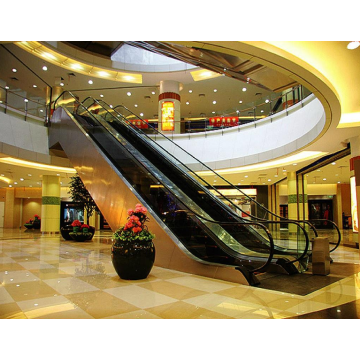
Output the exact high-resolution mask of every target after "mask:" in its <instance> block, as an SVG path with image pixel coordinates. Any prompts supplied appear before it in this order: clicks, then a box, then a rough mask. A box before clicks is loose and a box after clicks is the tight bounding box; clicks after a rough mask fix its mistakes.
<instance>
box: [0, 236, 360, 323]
mask: <svg viewBox="0 0 360 360" xmlns="http://www.w3.org/2000/svg"><path fill="white" fill-rule="evenodd" d="M110 248H111V233H109V232H99V233H98V234H97V235H96V236H95V237H94V239H93V241H91V242H86V243H76V242H73V241H65V240H63V239H62V238H61V236H60V235H42V234H41V233H39V232H37V233H36V232H31V231H29V230H28V231H24V230H3V229H0V319H294V318H312V319H326V318H333V319H341V318H342V319H354V318H359V316H360V273H355V274H352V275H351V276H348V277H345V278H339V281H336V282H334V283H332V284H331V285H329V286H326V287H324V288H321V289H319V290H317V291H314V292H312V293H310V294H307V295H305V296H300V295H296V294H292V293H286V292H280V291H274V290H266V289H262V288H258V287H250V286H245V285H239V284H236V283H232V282H227V281H221V280H214V279H210V278H205V277H201V276H197V275H192V274H187V273H183V272H179V271H174V270H169V269H164V268H160V267H154V268H153V269H152V271H151V273H150V275H149V277H148V278H147V279H145V280H137V281H129V280H122V279H120V278H119V277H118V275H117V274H116V272H115V270H114V268H113V266H112V263H111V258H110ZM332 258H333V259H334V261H336V262H343V263H350V264H360V257H359V249H356V248H352V247H345V246H342V245H340V247H339V248H338V249H337V250H336V252H334V253H333V254H332Z"/></svg>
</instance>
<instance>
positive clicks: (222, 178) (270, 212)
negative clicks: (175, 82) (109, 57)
mask: <svg viewBox="0 0 360 360" xmlns="http://www.w3.org/2000/svg"><path fill="white" fill-rule="evenodd" d="M88 98H90V97H88ZM88 98H86V99H88ZM86 99H85V100H86ZM92 99H93V98H92ZM85 100H84V101H85ZM93 100H95V101H96V102H97V103H98V104H99V105H101V103H104V104H106V105H107V106H108V107H110V106H109V105H108V104H107V103H106V102H105V101H103V100H99V101H98V100H96V99H93ZM116 108H124V109H125V110H126V111H128V112H129V113H131V114H132V115H134V116H135V117H136V118H137V119H138V120H141V121H142V122H143V123H144V124H147V125H150V124H148V123H146V122H145V121H144V120H143V119H141V118H140V117H139V116H138V115H136V114H135V113H133V112H132V111H131V110H130V109H128V108H127V107H126V106H124V105H117V106H115V107H114V108H112V110H113V111H115V112H116V113H117V114H118V115H120V116H121V117H122V118H124V119H125V120H126V121H127V123H128V124H129V125H130V127H131V128H132V129H134V126H133V124H131V122H130V121H129V120H128V119H127V118H126V117H124V116H123V115H122V114H121V113H119V112H118V111H117V110H116ZM105 110H106V109H105ZM110 115H112V114H110ZM150 126H151V125H150ZM136 129H137V128H136ZM152 129H153V130H154V131H156V133H157V134H158V135H161V136H162V137H163V138H165V139H166V140H167V141H170V142H171V144H172V145H174V146H176V147H178V148H179V149H180V150H181V151H183V152H185V153H186V154H187V155H189V156H190V157H192V158H193V159H194V160H195V161H196V162H198V163H199V164H201V166H204V167H206V168H207V169H208V170H209V171H211V172H212V173H214V175H215V176H218V177H219V178H220V179H221V180H223V181H224V182H226V183H227V184H228V185H230V186H231V187H232V188H233V189H235V190H237V191H239V192H240V193H241V194H242V195H243V196H245V197H246V198H247V199H248V200H249V201H250V202H253V203H255V204H256V205H257V206H259V207H260V208H261V209H263V210H265V212H266V213H268V214H270V215H272V216H274V217H275V218H278V219H281V222H284V223H286V221H288V220H289V219H288V218H285V217H282V216H280V215H278V214H275V213H273V212H272V211H270V210H269V209H267V208H266V207H265V206H263V205H262V204H260V203H259V202H257V201H256V200H255V199H253V198H252V197H251V196H249V195H247V194H245V193H244V192H243V191H242V190H241V189H240V188H238V187H237V186H236V185H234V184H232V183H230V182H229V181H228V180H226V179H225V178H224V177H222V176H221V175H219V174H218V173H217V172H215V171H214V170H213V169H211V168H210V167H209V166H207V165H206V164H204V163H203V162H202V161H200V160H199V159H198V158H196V157H195V156H193V155H192V154H190V153H189V152H188V151H186V150H185V149H183V148H182V147H181V146H180V145H178V144H177V143H176V142H174V141H172V140H171V139H170V138H168V137H167V136H165V135H164V134H163V133H161V132H159V131H158V130H157V129H155V128H154V127H152ZM137 130H140V129H137ZM139 132H141V135H144V136H146V137H147V138H148V139H149V140H150V144H151V142H154V140H153V139H152V138H151V137H149V136H148V135H147V134H146V133H144V132H142V131H141V130H140V131H139ZM156 145H157V146H159V147H160V148H161V149H162V150H163V151H164V152H166V153H167V154H169V155H170V156H172V157H173V155H172V154H171V153H169V152H168V151H167V150H166V149H164V148H163V147H162V146H161V145H160V144H158V143H156ZM178 161H179V160H178ZM179 162H180V163H181V164H182V166H184V167H186V168H187V169H188V170H189V171H190V172H191V173H193V174H194V175H195V176H196V177H198V178H200V179H201V180H202V181H203V182H204V183H206V184H207V185H208V186H209V187H210V188H212V189H213V190H214V191H216V192H217V193H218V194H219V195H220V196H221V197H223V198H224V199H226V200H227V201H229V202H230V203H231V204H232V205H233V206H234V207H235V208H236V209H238V210H239V211H240V212H241V213H242V214H244V211H243V210H242V209H241V208H240V207H238V206H237V205H236V204H234V203H233V202H232V201H231V200H230V199H228V198H227V197H226V196H225V195H223V194H221V193H220V192H219V191H218V189H217V188H215V187H213V186H212V185H211V184H209V183H208V182H207V181H206V180H204V179H203V178H201V177H200V176H199V175H197V174H196V173H195V172H194V171H193V170H191V169H190V168H189V167H188V166H187V165H185V164H183V163H182V162H181V161H179ZM247 215H248V216H249V217H251V218H252V219H255V220H257V221H263V219H262V218H259V217H257V216H255V215H252V214H247ZM243 220H244V221H247V220H246V219H243ZM293 221H299V222H301V223H306V224H307V225H308V226H309V227H310V228H311V230H312V231H313V232H314V234H315V236H316V237H317V236H318V233H317V231H316V228H315V226H314V225H313V224H312V223H311V222H310V221H308V220H293Z"/></svg>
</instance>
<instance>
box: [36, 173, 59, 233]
mask: <svg viewBox="0 0 360 360" xmlns="http://www.w3.org/2000/svg"><path fill="white" fill-rule="evenodd" d="M60 204H61V201H60V177H59V176H54V175H43V179H42V206H41V231H42V232H43V233H58V232H59V231H60Z"/></svg>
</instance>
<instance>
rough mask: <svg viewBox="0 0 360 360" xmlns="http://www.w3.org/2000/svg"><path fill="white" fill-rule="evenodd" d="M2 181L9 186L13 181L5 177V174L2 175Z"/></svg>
mask: <svg viewBox="0 0 360 360" xmlns="http://www.w3.org/2000/svg"><path fill="white" fill-rule="evenodd" d="M0 181H3V182H6V183H8V184H10V182H11V180H10V179H9V178H7V177H5V176H4V174H1V176H0Z"/></svg>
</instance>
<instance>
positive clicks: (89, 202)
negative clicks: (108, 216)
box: [69, 175, 99, 224]
mask: <svg viewBox="0 0 360 360" xmlns="http://www.w3.org/2000/svg"><path fill="white" fill-rule="evenodd" d="M69 190H70V191H69V194H70V195H71V198H72V200H73V202H75V203H79V204H83V205H84V209H85V210H86V214H87V219H86V220H87V221H86V223H87V224H89V218H90V216H91V215H92V214H93V213H94V211H97V212H99V209H98V207H97V205H96V203H95V201H94V200H93V198H92V197H91V195H90V193H89V192H88V191H87V189H86V187H85V185H84V183H83V182H82V180H81V179H80V177H79V176H78V175H76V176H73V177H71V180H70V183H69Z"/></svg>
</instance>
